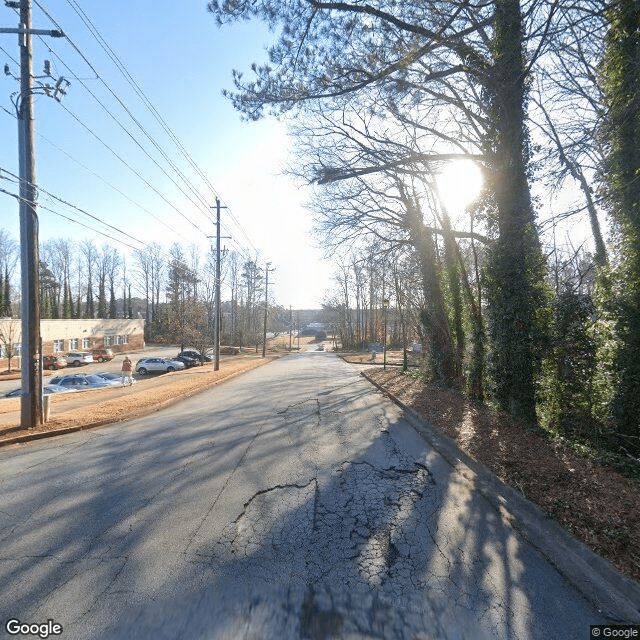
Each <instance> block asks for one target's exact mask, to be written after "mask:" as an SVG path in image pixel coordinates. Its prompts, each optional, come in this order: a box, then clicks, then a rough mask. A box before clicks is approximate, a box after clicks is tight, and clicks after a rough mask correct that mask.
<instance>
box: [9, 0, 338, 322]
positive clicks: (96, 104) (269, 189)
mask: <svg viewBox="0 0 640 640" xmlns="http://www.w3.org/2000/svg"><path fill="white" fill-rule="evenodd" d="M158 6H159V3H158V2H157V1H155V0H153V1H152V0H136V1H135V2H133V3H132V2H131V1H130V0H109V2H104V0H58V2H55V3H54V2H52V1H51V0H37V1H36V0H34V6H33V27H34V28H40V29H55V28H58V27H59V28H61V29H62V30H63V31H64V32H65V34H66V35H67V38H60V39H59V38H50V37H42V38H38V37H34V40H33V60H34V72H35V73H36V75H38V74H40V73H42V71H41V70H42V69H43V68H44V61H45V60H50V62H51V69H52V75H53V76H54V81H55V80H56V79H57V78H58V77H60V76H64V77H65V78H66V79H67V80H68V81H69V82H70V86H69V87H68V90H67V94H66V96H64V98H63V100H62V102H61V103H58V102H56V101H55V100H54V99H52V98H50V97H46V96H38V97H37V99H36V102H35V127H36V182H37V184H38V187H39V188H40V195H39V210H38V215H39V220H40V242H41V243H42V242H44V241H46V240H48V239H50V238H59V237H69V238H73V239H76V240H81V239H84V238H92V239H94V240H95V242H96V244H97V245H98V246H101V245H103V244H104V243H105V242H106V243H108V244H110V245H112V246H114V247H116V248H117V249H118V250H120V251H121V252H122V253H124V254H125V256H127V258H128V259H129V258H130V257H131V254H132V252H133V248H142V247H144V245H145V244H150V243H152V242H158V243H159V244H161V245H162V246H163V247H165V248H166V249H168V248H169V246H170V245H171V244H172V243H173V242H178V243H180V244H181V245H183V246H184V247H187V246H188V245H190V244H193V243H195V244H197V245H198V246H199V247H201V248H202V250H203V251H204V250H206V248H207V246H208V245H209V243H211V242H212V240H211V239H210V238H209V236H213V235H214V234H215V217H214V216H215V212H214V210H213V209H211V207H213V206H214V205H215V199H216V197H219V198H220V200H221V201H222V204H223V206H224V207H226V208H223V209H222V213H221V219H222V225H221V226H222V235H223V236H229V238H225V239H223V240H222V244H223V246H224V247H226V248H229V249H235V250H239V251H242V253H243V255H245V256H246V257H247V258H251V259H253V258H255V257H256V255H257V257H258V262H259V264H260V265H261V266H264V264H265V263H267V262H270V263H271V268H272V269H275V271H274V272H273V273H271V274H270V286H271V287H272V288H271V290H272V293H273V296H274V299H275V301H276V302H277V303H278V304H280V305H283V306H284V307H289V306H292V307H293V308H297V309H304V308H306V309H308V308H320V306H321V303H322V300H323V298H324V296H325V292H326V291H327V290H328V289H330V288H331V285H332V273H333V267H332V265H331V263H330V262H329V261H328V260H326V259H323V256H322V251H321V250H320V249H318V248H317V239H316V238H315V237H314V234H313V232H312V225H313V216H312V214H311V212H309V211H308V210H307V209H306V208H305V206H304V205H305V202H306V201H307V199H308V192H307V188H306V187H304V186H303V185H300V184H296V183H295V182H294V181H293V179H292V178H289V177H287V176H285V175H284V174H283V171H284V168H285V166H286V165H287V163H288V162H290V157H289V154H290V151H291V142H290V140H289V139H288V137H287V133H286V122H280V121H277V120H275V119H273V118H271V119H266V120H263V121H259V122H251V123H249V122H243V121H242V120H241V118H240V115H239V114H238V113H237V112H235V111H234V109H233V107H232V105H231V103H230V102H229V101H228V100H227V99H226V98H224V97H223V96H222V95H221V91H222V89H223V88H226V89H232V88H233V84H232V79H231V71H232V69H233V68H236V69H241V70H248V69H249V67H250V65H251V63H252V62H262V61H263V60H264V59H265V57H266V53H265V46H267V44H268V43H269V41H270V40H272V39H273V34H270V33H269V32H268V30H267V29H266V27H265V26H264V25H261V24H249V23H244V24H241V25H234V26H233V27H223V28H222V29H219V28H218V27H217V26H216V24H215V21H214V19H213V17H212V16H211V15H210V14H209V13H208V12H207V10H206V0H181V1H180V2H167V3H162V8H161V9H158ZM47 14H48V15H47ZM0 16H1V19H0V25H2V26H10V27H13V26H17V21H18V17H17V15H16V13H15V12H14V11H13V10H12V9H9V8H7V7H4V6H2V7H0ZM83 18H84V21H83ZM52 20H53V21H55V23H54V22H53V21H52ZM92 31H93V33H92ZM100 39H102V43H103V44H105V43H106V45H108V47H109V49H107V51H105V50H104V48H103V47H102V46H101V44H100ZM0 47H1V49H0V61H2V64H3V65H4V63H7V64H8V65H9V68H10V71H11V72H12V73H13V74H14V75H15V76H17V75H18V74H19V68H18V65H17V62H16V61H17V60H18V59H19V53H18V44H17V36H16V35H11V34H0ZM109 54H110V55H109ZM114 55H115V57H116V59H117V60H119V62H120V63H121V69H123V70H124V71H125V73H126V74H129V76H130V77H131V78H133V79H134V80H135V82H136V83H137V85H138V86H139V88H140V89H141V92H142V93H143V95H144V97H145V98H146V101H147V104H150V105H151V106H152V109H153V110H155V113H156V114H159V116H161V118H162V120H163V121H164V123H166V125H167V127H168V129H169V130H170V133H167V131H166V130H165V128H164V127H163V126H162V125H161V124H160V123H158V121H157V119H156V118H155V117H154V115H153V113H152V111H150V110H149V109H148V108H147V106H145V100H144V99H141V98H140V96H139V95H137V93H136V91H135V90H134V89H132V87H131V86H130V85H129V84H128V83H127V81H126V79H125V76H124V75H123V74H122V73H121V71H119V69H118V67H117V66H116V63H114V60H113V57H114ZM41 81H42V82H52V80H51V79H48V80H47V79H42V80H41ZM17 88H18V81H17V80H16V79H14V78H13V77H11V76H7V75H2V76H0V109H1V110H0V131H1V135H2V140H3V144H2V145H1V148H0V188H2V189H5V190H7V191H10V192H12V193H17V189H18V187H17V184H16V183H15V180H14V178H12V176H11V175H10V174H16V175H17V174H18V152H17V149H18V147H17V144H18V143H17V124H16V119H15V116H14V115H13V114H15V109H14V107H13V105H12V103H11V94H12V93H13V92H15V91H16V90H17ZM136 122H137V123H139V124H140V125H141V126H140V127H139V126H138V125H137V124H136ZM175 138H177V139H178V141H179V144H180V145H181V146H182V148H183V149H184V150H186V152H187V154H188V157H185V155H184V154H183V153H182V152H181V150H180V148H179V146H178V145H176V144H175V142H174V139H175ZM193 165H195V167H196V168H194V166H193ZM201 174H202V175H204V176H205V177H204V178H203V177H202V175H201ZM48 194H51V195H48ZM52 196H55V197H56V198H58V200H55V199H52ZM61 200H62V201H64V202H65V203H67V204H63V203H62V202H61ZM48 207H50V208H51V209H54V210H55V211H56V212H57V214H56V213H53V212H50V211H47V208H48ZM79 210H82V212H81V211H79ZM60 214H61V215H60ZM87 214H90V215H91V216H95V218H97V219H98V220H96V219H95V218H91V217H89V216H88V215H87ZM62 216H66V218H65V217H62ZM69 218H70V219H69ZM100 221H102V222H104V223H107V224H109V225H111V227H105V226H104V225H103V224H102V223H101V222H100ZM77 222H81V223H82V224H84V225H88V226H89V227H92V228H93V229H87V228H86V227H83V226H81V225H79V224H77ZM0 227H2V228H4V229H7V230H8V231H9V232H10V233H11V234H12V236H13V237H14V238H15V239H16V240H18V238H19V225H18V205H17V202H16V200H15V199H14V198H12V197H11V196H8V195H5V194H2V193H0ZM112 227H115V228H116V229H117V230H116V229H113V228H112ZM120 231H124V232H126V234H128V235H123V234H122V233H120ZM225 297H226V296H225V290H224V286H223V298H225Z"/></svg>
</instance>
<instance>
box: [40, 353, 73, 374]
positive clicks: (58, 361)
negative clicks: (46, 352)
mask: <svg viewBox="0 0 640 640" xmlns="http://www.w3.org/2000/svg"><path fill="white" fill-rule="evenodd" d="M67 364H68V363H67V361H66V360H65V359H64V358H63V357H62V356H42V366H43V368H45V369H49V371H55V370H56V369H64V368H65V367H66V366H67Z"/></svg>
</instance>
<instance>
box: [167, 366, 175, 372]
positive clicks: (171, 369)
mask: <svg viewBox="0 0 640 640" xmlns="http://www.w3.org/2000/svg"><path fill="white" fill-rule="evenodd" d="M172 371H175V369H174V368H173V367H167V373H171V372H172Z"/></svg>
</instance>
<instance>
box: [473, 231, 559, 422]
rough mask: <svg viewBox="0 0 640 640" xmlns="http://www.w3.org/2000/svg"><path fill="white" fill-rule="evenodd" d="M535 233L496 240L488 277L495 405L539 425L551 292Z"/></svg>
mask: <svg viewBox="0 0 640 640" xmlns="http://www.w3.org/2000/svg"><path fill="white" fill-rule="evenodd" d="M534 233H535V232H534V231H533V230H532V229H529V230H528V231H525V234H524V238H523V239H522V241H521V242H518V243H515V242H511V243H509V242H502V241H500V242H498V243H497V245H496V247H495V249H494V250H493V251H492V253H491V256H490V259H489V261H488V264H487V267H486V269H485V273H484V280H485V289H486V300H487V313H486V317H487V327H488V336H489V352H488V361H487V365H488V366H487V368H488V373H489V376H490V386H489V388H490V394H491V397H492V400H493V402H494V403H495V404H496V405H497V407H498V408H499V409H501V410H503V411H507V412H509V413H510V414H511V415H512V416H513V417H514V418H516V419H517V420H521V421H523V422H524V423H525V424H526V425H529V426H534V425H536V424H537V414H536V396H537V392H536V389H537V385H538V381H539V377H540V374H541V365H542V359H543V356H544V354H545V352H546V351H547V350H548V347H549V333H548V327H549V326H550V320H551V313H550V305H549V303H550V300H551V291H550V288H549V286H548V284H547V282H546V277H545V276H546V263H545V261H544V257H543V256H542V254H541V252H540V250H539V248H538V245H537V243H536V242H535V241H534Z"/></svg>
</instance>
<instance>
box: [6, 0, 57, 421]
mask: <svg viewBox="0 0 640 640" xmlns="http://www.w3.org/2000/svg"><path fill="white" fill-rule="evenodd" d="M5 5H6V6H7V7H9V8H11V9H19V10H20V24H19V26H18V28H17V29H14V28H4V27H3V28H0V33H16V34H18V45H19V47H20V92H19V94H18V96H17V98H16V100H15V101H14V105H15V107H16V115H17V119H18V146H19V150H18V158H19V174H20V280H21V296H22V299H21V303H20V315H21V334H22V336H21V350H20V369H21V378H22V395H21V405H20V419H21V424H22V426H23V428H25V427H26V428H29V429H32V428H34V427H36V426H38V425H40V424H42V422H43V420H44V416H43V411H42V353H41V351H42V348H41V339H40V286H39V282H38V268H39V265H40V260H39V256H38V215H37V213H36V162H35V155H36V154H35V147H34V116H33V95H34V93H35V91H34V88H33V84H32V81H33V78H34V76H33V59H32V53H31V36H32V34H35V35H48V36H52V37H54V38H61V37H63V36H64V34H63V33H62V31H52V30H47V29H33V28H32V24H31V0H20V1H19V2H10V1H7V2H5ZM5 73H6V74H7V75H11V73H10V72H9V68H8V65H6V66H5ZM48 75H49V74H48V73H47V76H48ZM63 82H66V81H65V80H64V79H63V78H60V80H59V81H58V83H57V84H56V86H55V87H52V86H50V85H40V86H38V87H37V92H38V93H40V92H42V93H45V94H46V95H50V96H52V97H54V98H56V99H58V96H59V95H64V88H65V87H64V86H63ZM67 84H68V83H67Z"/></svg>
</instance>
